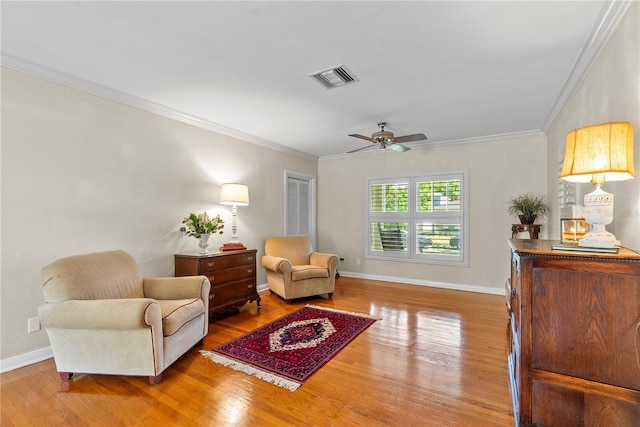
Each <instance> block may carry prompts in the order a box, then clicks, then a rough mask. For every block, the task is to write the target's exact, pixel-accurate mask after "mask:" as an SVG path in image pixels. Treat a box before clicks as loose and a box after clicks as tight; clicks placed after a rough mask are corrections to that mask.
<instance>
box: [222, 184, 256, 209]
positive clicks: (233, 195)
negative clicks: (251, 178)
mask: <svg viewBox="0 0 640 427" xmlns="http://www.w3.org/2000/svg"><path fill="white" fill-rule="evenodd" d="M220 204H221V205H231V206H247V205H248V204H249V187H247V186H246V185H244V184H222V188H221V189H220Z"/></svg>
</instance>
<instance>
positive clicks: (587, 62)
mask: <svg viewBox="0 0 640 427" xmlns="http://www.w3.org/2000/svg"><path fill="white" fill-rule="evenodd" d="M632 2H633V0H617V1H611V2H609V1H608V2H605V4H604V6H603V7H602V10H601V11H600V17H599V19H598V25H597V26H596V27H595V28H594V30H593V32H592V33H591V35H590V36H589V39H588V40H587V42H586V43H585V45H584V47H583V48H582V52H581V53H580V55H579V56H578V59H577V60H576V62H575V64H574V65H573V68H572V69H571V72H570V73H569V76H568V77H567V80H566V81H565V83H564V85H563V86H562V89H561V90H560V93H559V94H558V96H557V98H556V100H555V102H554V104H553V107H551V110H550V111H549V114H548V115H547V119H546V120H545V122H544V125H543V126H542V130H543V132H544V133H545V134H546V133H547V132H549V130H550V129H551V128H552V127H553V125H554V124H555V122H556V120H558V117H560V114H561V113H562V111H563V110H564V108H565V106H566V105H567V103H568V102H569V100H570V99H571V98H572V97H573V94H574V93H575V91H576V90H577V89H578V87H579V86H580V84H581V83H582V81H583V80H584V79H585V77H586V76H587V73H588V72H589V70H590V69H591V66H592V65H593V63H594V62H595V60H596V58H597V57H598V55H599V54H600V52H601V51H602V49H603V48H604V46H605V45H606V43H607V41H609V38H610V37H611V34H613V31H614V30H615V28H616V27H617V25H618V24H619V23H620V21H621V20H622V17H623V16H624V15H625V13H626V12H627V10H628V9H629V6H631V3H632Z"/></svg>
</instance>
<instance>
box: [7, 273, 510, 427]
mask: <svg viewBox="0 0 640 427" xmlns="http://www.w3.org/2000/svg"><path fill="white" fill-rule="evenodd" d="M261 296H262V307H261V308H260V309H258V308H257V307H256V304H255V303H251V304H247V305H245V306H244V307H242V308H241V309H240V311H239V312H238V313H237V314H235V315H231V316H222V317H218V318H216V319H215V320H214V321H212V323H211V324H210V327H209V334H208V335H207V337H206V339H205V343H204V345H203V346H202V347H195V348H194V349H192V350H190V351H189V352H188V353H187V354H185V355H184V356H183V357H181V358H180V359H179V360H177V361H176V362H175V363H174V364H173V365H172V366H171V367H170V368H169V369H167V370H166V371H165V373H164V376H163V381H162V382H161V383H160V384H158V385H156V386H151V385H149V384H148V382H147V378H146V377H122V376H110V375H78V376H76V377H74V379H73V380H72V381H71V384H70V392H69V393H62V392H59V391H58V387H59V378H58V375H57V372H56V371H55V364H54V363H53V360H47V361H43V362H40V363H37V364H34V365H31V366H27V367H24V368H20V369H18V370H15V371H12V372H7V373H5V374H2V375H1V376H0V380H1V382H0V393H1V398H2V406H1V412H2V414H1V418H0V420H1V422H2V425H3V426H4V425H7V426H26V425H30V426H31V425H69V426H89V425H91V426H94V425H99V426H102V425H109V426H119V425H122V426H136V425H147V426H155V425H163V426H174V425H175V426H189V425H194V426H200V425H202V426H204V425H216V426H236V425H237V426H272V425H273V426H276V425H277V426H341V427H342V426H362V425H367V426H372V427H375V426H511V425H513V415H512V410H511V401H510V394H509V383H508V375H507V362H506V354H507V346H508V338H507V336H508V335H507V327H506V325H507V323H506V322H507V316H506V312H505V308H504V297H500V296H495V295H486V294H479V293H472V292H461V291H453V290H446V289H436V288H428V287H421V286H413V285H403V284H397V283H388V282H379V281H372V280H365V279H354V278H347V277H340V278H339V279H338V280H337V285H336V292H335V294H334V297H333V299H326V298H313V299H307V300H303V301H295V302H294V303H293V304H290V305H288V304H286V303H285V302H284V301H282V300H281V299H280V298H278V297H277V296H274V295H271V294H270V293H269V292H263V293H262V294H261ZM306 304H313V305H319V306H325V307H332V308H336V309H340V310H346V311H352V312H360V313H367V314H370V315H373V316H375V317H378V318H380V320H378V321H377V322H376V323H375V324H374V325H372V326H371V327H370V328H369V329H367V330H366V331H365V332H364V333H362V334H361V335H360V336H358V337H357V338H356V339H355V340H354V341H353V342H352V343H351V344H349V345H348V346H347V347H346V348H345V349H344V350H342V351H341V352H340V353H339V354H338V355H337V356H336V357H335V358H334V359H332V360H331V361H329V363H327V364H326V365H325V366H324V367H323V368H322V369H320V370H319V371H318V372H317V373H316V374H315V375H313V376H312V377H311V378H310V379H309V380H308V381H307V382H306V383H305V384H304V385H303V386H302V387H300V388H299V389H298V390H297V391H295V392H293V393H292V392H290V391H288V390H285V389H282V388H279V387H276V386H274V385H272V384H269V383H266V382H264V381H261V380H258V379H256V378H254V377H252V376H249V375H246V374H243V373H241V372H237V371H234V370H232V369H230V368H227V367H224V366H222V365H219V364H216V363H213V362H211V361H210V360H209V359H206V358H205V357H203V356H202V355H200V354H199V352H198V350H199V349H201V348H204V349H210V348H213V347H215V346H217V345H219V344H222V343H224V342H227V341H229V340H231V339H233V338H236V337H238V336H240V335H242V334H244V333H247V332H249V331H251V330H253V329H255V328H257V327H259V326H261V325H264V324H266V323H268V322H270V321H273V320H276V319H277V318H279V317H281V316H283V315H285V314H287V313H289V312H291V311H293V310H296V309H298V308H300V307H302V306H304V305H306Z"/></svg>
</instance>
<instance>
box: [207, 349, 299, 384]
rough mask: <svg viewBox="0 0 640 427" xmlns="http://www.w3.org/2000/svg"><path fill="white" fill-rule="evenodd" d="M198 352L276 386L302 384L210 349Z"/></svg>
mask: <svg viewBox="0 0 640 427" xmlns="http://www.w3.org/2000/svg"><path fill="white" fill-rule="evenodd" d="M200 353H201V354H202V355H203V356H204V357H206V358H207V359H210V360H212V361H214V362H216V363H219V364H221V365H223V366H227V367H229V368H232V369H234V370H236V371H240V372H244V373H245V374H249V375H253V376H254V377H256V378H258V379H261V380H263V381H266V382H268V383H271V384H273V385H276V386H278V387H282V388H286V389H287V390H289V391H296V390H297V389H298V388H299V387H300V386H301V385H302V383H299V382H296V381H293V380H290V379H288V378H284V377H281V376H279V375H275V374H272V373H270V372H265V371H263V370H261V369H258V368H256V367H254V366H251V365H248V364H246V363H242V362H239V361H237V360H234V359H230V358H228V357H225V356H222V355H220V354H218V353H214V352H212V351H207V350H200Z"/></svg>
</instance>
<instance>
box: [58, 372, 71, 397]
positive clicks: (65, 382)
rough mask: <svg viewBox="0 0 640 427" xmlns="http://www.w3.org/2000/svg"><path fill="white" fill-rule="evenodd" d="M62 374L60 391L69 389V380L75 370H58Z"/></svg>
mask: <svg viewBox="0 0 640 427" xmlns="http://www.w3.org/2000/svg"><path fill="white" fill-rule="evenodd" d="M58 375H60V380H61V381H60V391H64V392H67V391H69V380H71V377H73V372H58Z"/></svg>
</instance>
